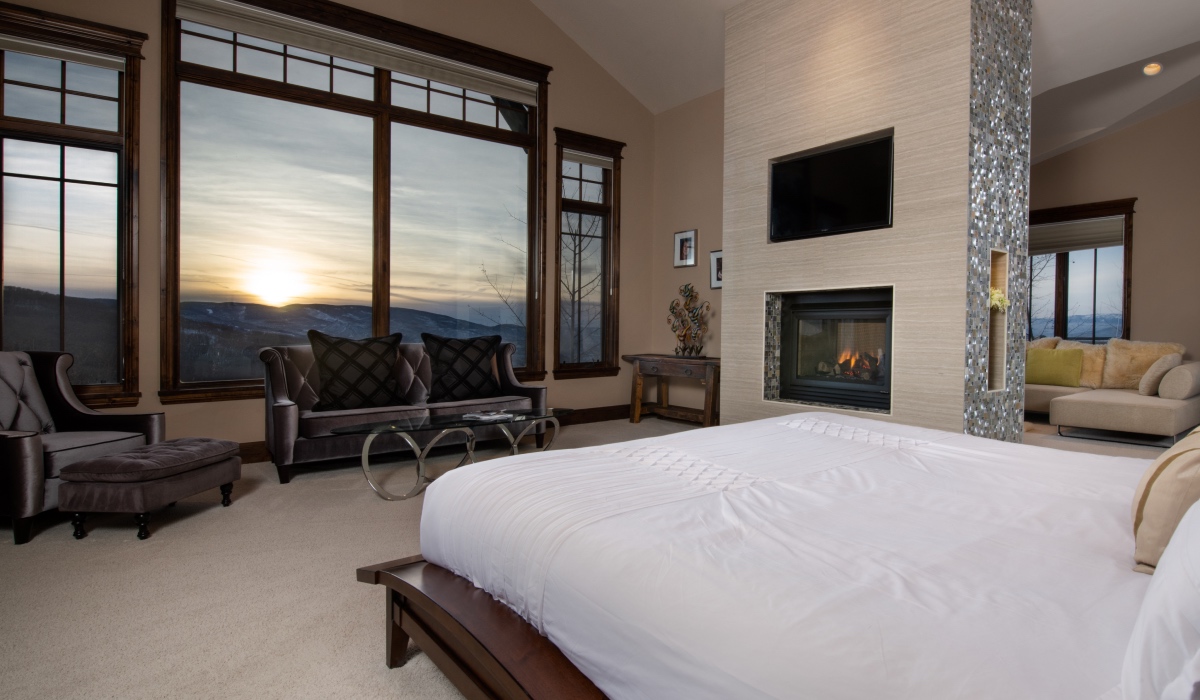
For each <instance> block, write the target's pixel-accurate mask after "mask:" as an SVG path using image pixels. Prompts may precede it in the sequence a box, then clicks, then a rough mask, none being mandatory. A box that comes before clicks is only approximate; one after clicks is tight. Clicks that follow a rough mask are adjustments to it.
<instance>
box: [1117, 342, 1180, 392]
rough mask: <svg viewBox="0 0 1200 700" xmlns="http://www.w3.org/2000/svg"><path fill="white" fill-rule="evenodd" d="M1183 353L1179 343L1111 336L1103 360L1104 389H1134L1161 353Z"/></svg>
mask: <svg viewBox="0 0 1200 700" xmlns="http://www.w3.org/2000/svg"><path fill="white" fill-rule="evenodd" d="M1176 352H1177V353H1179V354H1180V355H1182V354H1183V353H1184V348H1183V346H1182V345H1180V344H1179V343H1147V342H1142V341H1138V340H1122V339H1121V338H1112V339H1110V340H1109V341H1108V356H1107V357H1106V358H1105V360H1104V377H1103V380H1102V381H1101V383H1100V386H1101V387H1102V388H1104V389H1136V388H1138V383H1139V382H1141V381H1142V375H1143V374H1145V373H1146V370H1148V369H1150V365H1152V364H1154V363H1155V362H1158V359H1159V358H1160V357H1162V356H1163V355H1170V354H1172V353H1176Z"/></svg>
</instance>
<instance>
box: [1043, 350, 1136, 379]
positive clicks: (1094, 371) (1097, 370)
mask: <svg viewBox="0 0 1200 700" xmlns="http://www.w3.org/2000/svg"><path fill="white" fill-rule="evenodd" d="M1055 350H1082V351H1083V372H1082V373H1081V374H1080V375H1079V386H1081V387H1084V388H1085V389H1099V388H1100V382H1102V381H1103V380H1104V354H1105V351H1106V348H1105V346H1103V345H1092V344H1091V343H1077V342H1075V341H1074V340H1063V341H1060V342H1059V344H1058V346H1057V347H1056V348H1055ZM1133 386H1134V388H1137V384H1134V385H1133Z"/></svg>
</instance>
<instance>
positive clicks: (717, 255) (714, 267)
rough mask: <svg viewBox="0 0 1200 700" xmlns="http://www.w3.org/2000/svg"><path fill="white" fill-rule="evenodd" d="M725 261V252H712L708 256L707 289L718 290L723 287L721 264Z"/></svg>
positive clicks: (723, 277)
mask: <svg viewBox="0 0 1200 700" xmlns="http://www.w3.org/2000/svg"><path fill="white" fill-rule="evenodd" d="M724 260H725V252H724V251H721V250H714V251H712V252H711V253H709V254H708V287H709V289H720V288H721V287H724V286H725V275H724V274H723V273H724V269H723V268H722V267H721V263H722V262H724Z"/></svg>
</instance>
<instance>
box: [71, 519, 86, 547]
mask: <svg viewBox="0 0 1200 700" xmlns="http://www.w3.org/2000/svg"><path fill="white" fill-rule="evenodd" d="M85 520H87V514H85V513H75V514H74V515H72V516H71V524H72V525H74V526H75V532H73V533H71V534H72V535H74V536H75V539H77V540H82V539H83V538H84V537H87V530H85V529H84V528H83V521H85Z"/></svg>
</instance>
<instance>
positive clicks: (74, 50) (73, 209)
mask: <svg viewBox="0 0 1200 700" xmlns="http://www.w3.org/2000/svg"><path fill="white" fill-rule="evenodd" d="M145 39H146V36H145V35H143V34H140V33H136V32H129V31H126V30H121V29H117V28H113V27H107V26H104V25H97V24H93V23H89V22H82V21H77V20H72V19H70V18H66V17H62V16H59V15H49V14H45V13H37V14H35V13H32V12H27V11H24V10H22V9H21V8H17V7H14V6H7V7H4V8H0V75H2V76H3V91H2V93H0V115H2V116H0V212H2V217H3V222H2V226H0V279H2V280H3V303H2V304H0V335H2V338H3V349H4V350H22V351H66V352H69V353H71V354H72V355H73V356H74V363H73V364H72V366H71V368H70V370H69V372H68V376H69V378H70V379H71V382H72V384H73V385H75V390H76V394H78V395H79V396H80V397H81V398H82V399H83V400H84V401H85V402H87V403H88V404H90V405H93V406H125V405H135V404H136V403H137V400H138V397H139V392H138V388H137V386H138V383H137V367H138V363H137V292H136V289H137V286H136V279H137V261H136V255H135V252H136V216H135V215H134V212H135V211H136V203H137V124H138V121H137V95H138V76H139V72H140V71H139V62H140V59H141V45H142V42H144V41H145Z"/></svg>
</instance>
